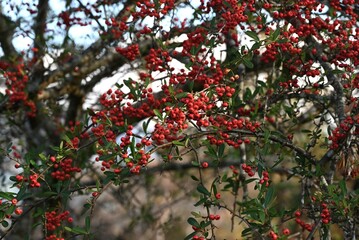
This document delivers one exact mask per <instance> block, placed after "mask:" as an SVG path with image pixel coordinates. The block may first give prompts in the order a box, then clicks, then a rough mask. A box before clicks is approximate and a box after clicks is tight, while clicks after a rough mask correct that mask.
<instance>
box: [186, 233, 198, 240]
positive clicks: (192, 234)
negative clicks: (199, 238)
mask: <svg viewBox="0 0 359 240" xmlns="http://www.w3.org/2000/svg"><path fill="white" fill-rule="evenodd" d="M196 234H197V233H196V232H193V233H191V234H189V235H188V236H186V237H185V239H184V240H191V239H192V238H193V237H194V236H195V235H196Z"/></svg>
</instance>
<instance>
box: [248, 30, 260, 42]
mask: <svg viewBox="0 0 359 240" xmlns="http://www.w3.org/2000/svg"><path fill="white" fill-rule="evenodd" d="M246 34H247V35H248V36H249V37H250V38H252V39H253V40H254V41H256V42H259V37H258V35H257V33H256V32H253V31H247V32H246Z"/></svg>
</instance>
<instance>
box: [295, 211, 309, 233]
mask: <svg viewBox="0 0 359 240" xmlns="http://www.w3.org/2000/svg"><path fill="white" fill-rule="evenodd" d="M294 215H295V222H296V223H297V224H299V225H300V226H301V227H302V228H303V229H305V230H307V231H309V232H310V231H312V229H313V226H312V225H311V224H309V223H305V222H303V221H302V220H301V219H300V216H301V215H302V213H301V212H300V211H296V212H295V213H294Z"/></svg>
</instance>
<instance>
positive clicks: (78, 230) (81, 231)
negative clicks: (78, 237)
mask: <svg viewBox="0 0 359 240" xmlns="http://www.w3.org/2000/svg"><path fill="white" fill-rule="evenodd" d="M65 230H66V231H68V232H72V233H75V234H82V235H84V234H88V232H87V231H86V230H85V229H83V228H80V227H73V228H70V227H65Z"/></svg>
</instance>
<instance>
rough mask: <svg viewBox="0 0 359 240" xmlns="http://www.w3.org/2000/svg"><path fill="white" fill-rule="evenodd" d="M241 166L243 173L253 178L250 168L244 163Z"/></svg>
mask: <svg viewBox="0 0 359 240" xmlns="http://www.w3.org/2000/svg"><path fill="white" fill-rule="evenodd" d="M241 166H242V169H243V171H245V172H246V173H247V174H248V176H250V177H253V176H254V174H255V173H254V172H253V171H252V167H251V166H249V165H247V164H245V163H243V164H242V165H241Z"/></svg>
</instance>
